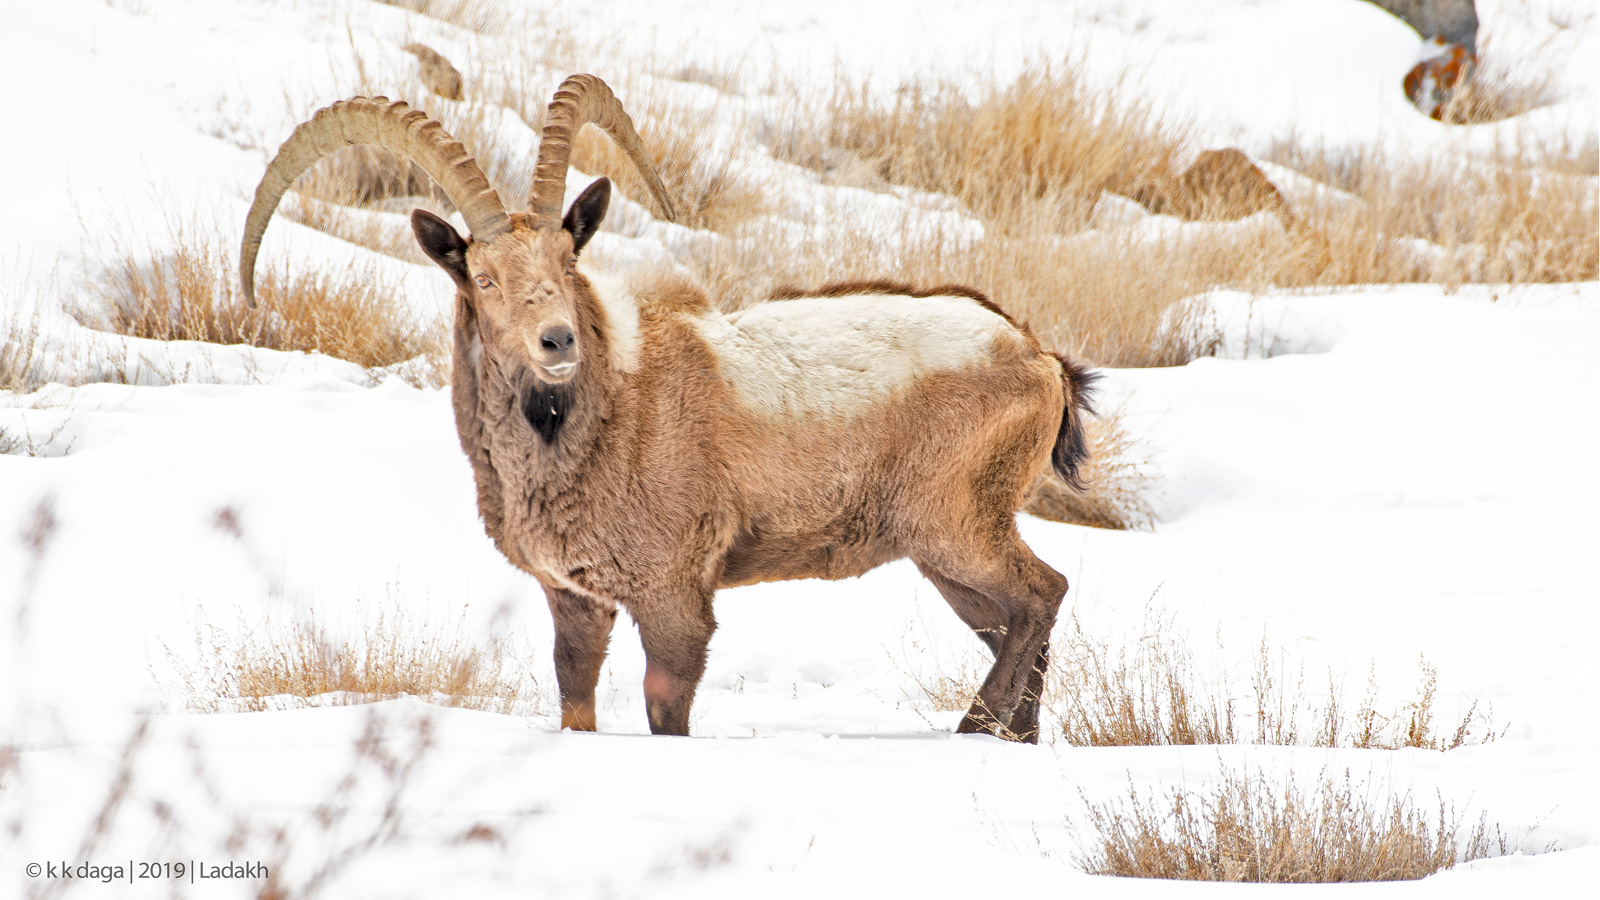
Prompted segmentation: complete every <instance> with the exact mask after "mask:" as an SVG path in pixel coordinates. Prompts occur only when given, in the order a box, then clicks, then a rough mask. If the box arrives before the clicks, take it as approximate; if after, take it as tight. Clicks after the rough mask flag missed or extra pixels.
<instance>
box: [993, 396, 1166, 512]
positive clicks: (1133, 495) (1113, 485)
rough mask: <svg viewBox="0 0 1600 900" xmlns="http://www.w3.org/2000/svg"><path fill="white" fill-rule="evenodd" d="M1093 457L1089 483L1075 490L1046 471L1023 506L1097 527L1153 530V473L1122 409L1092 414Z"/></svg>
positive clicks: (1084, 471)
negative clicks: (1151, 495) (1094, 415)
mask: <svg viewBox="0 0 1600 900" xmlns="http://www.w3.org/2000/svg"><path fill="white" fill-rule="evenodd" d="M1088 431H1089V452H1090V455H1089V462H1088V464H1087V465H1086V466H1084V467H1083V469H1082V476H1083V480H1084V482H1085V484H1086V485H1087V487H1086V489H1085V490H1083V491H1082V492H1079V491H1076V490H1073V489H1072V488H1070V487H1067V485H1066V484H1065V483H1064V482H1062V481H1061V480H1060V479H1059V478H1057V477H1055V474H1054V473H1048V472H1047V473H1045V474H1043V475H1041V476H1040V477H1039V481H1038V482H1037V483H1036V484H1035V485H1034V488H1033V494H1032V495H1031V496H1030V497H1029V498H1028V502H1027V505H1025V506H1024V507H1023V511H1025V512H1027V513H1029V514H1030V515H1035V516H1038V517H1039V518H1041V519H1050V520H1052V521H1055V522H1068V523H1071V524H1074V525H1090V526H1093V527H1095V528H1113V529H1118V530H1133V531H1149V530H1150V529H1152V528H1154V527H1155V509H1154V508H1153V507H1152V506H1151V505H1150V487H1151V483H1152V482H1153V481H1154V476H1153V475H1152V474H1151V473H1150V469H1149V466H1148V462H1147V460H1146V459H1144V458H1143V457H1144V456H1145V455H1146V451H1144V449H1143V448H1142V447H1141V445H1140V444H1139V442H1138V441H1137V439H1135V438H1134V436H1133V434H1132V432H1130V431H1129V430H1128V427H1127V424H1126V423H1125V422H1124V421H1123V417H1122V412H1121V411H1120V410H1112V411H1111V412H1108V413H1105V414H1103V415H1101V416H1099V417H1098V418H1091V419H1090V420H1089V423H1088Z"/></svg>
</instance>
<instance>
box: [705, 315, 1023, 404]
mask: <svg viewBox="0 0 1600 900" xmlns="http://www.w3.org/2000/svg"><path fill="white" fill-rule="evenodd" d="M695 325H696V328H697V329H698V330H699V332H700V335H701V336H702V337H703V338H705V340H706V342H707V343H709V344H710V345H711V347H712V349H713V350H714V351H715V353H716V354H717V357H718V360H719V364H720V365H721V367H722V374H723V378H724V379H725V380H726V381H728V382H729V384H730V385H731V386H732V387H733V389H734V391H735V393H736V394H737V396H738V397H739V400H740V401H741V402H742V403H743V404H744V405H745V406H746V407H748V408H749V409H750V410H751V411H753V412H756V413H759V414H761V415H763V416H766V417H770V418H795V417H803V416H808V415H823V416H849V415H853V414H855V413H858V412H863V411H865V410H866V408H867V407H869V406H870V405H872V404H874V403H877V402H879V401H881V400H884V399H886V398H888V397H890V396H893V395H894V394H897V393H899V392H901V391H903V390H905V389H906V388H908V387H910V386H911V385H912V384H914V383H915V382H916V381H917V380H918V379H919V378H921V377H923V376H925V375H927V374H929V373H932V372H939V371H947V370H951V369H962V368H967V367H971V366H975V365H981V364H983V363H985V362H987V361H989V360H990V359H992V358H993V356H994V351H995V347H996V344H997V342H1000V341H1007V340H1009V341H1015V342H1017V343H1018V344H1020V343H1021V342H1022V340H1023V338H1022V336H1021V334H1020V333H1019V332H1018V331H1017V330H1016V329H1015V328H1013V327H1012V326H1011V325H1010V324H1009V323H1008V322H1006V320H1005V319H1003V318H1001V317H1000V316H998V315H996V314H994V313H992V312H990V311H989V310H987V309H985V308H983V307H982V306H980V305H978V303H977V302H976V301H974V300H972V299H970V298H967V297H906V296H901V295H894V294H853V295H850V296H845V297H806V298H801V299H798V300H776V301H772V302H769V303H763V304H760V305H758V306H753V307H750V308H749V309H745V310H741V311H739V312H736V313H731V314H729V315H726V316H721V315H710V316H705V317H702V318H699V319H696V320H695Z"/></svg>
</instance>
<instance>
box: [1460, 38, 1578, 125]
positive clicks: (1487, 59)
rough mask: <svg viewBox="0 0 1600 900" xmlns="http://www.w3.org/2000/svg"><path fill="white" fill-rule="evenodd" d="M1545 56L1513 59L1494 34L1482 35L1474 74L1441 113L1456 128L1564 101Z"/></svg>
mask: <svg viewBox="0 0 1600 900" xmlns="http://www.w3.org/2000/svg"><path fill="white" fill-rule="evenodd" d="M1548 62H1549V60H1548V59H1546V58H1544V56H1543V55H1541V54H1534V55H1532V56H1528V57H1512V56H1510V55H1508V54H1502V53H1500V52H1499V49H1498V45H1497V44H1496V42H1495V39H1494V36H1493V35H1492V34H1485V35H1480V36H1479V39H1478V54H1477V62H1476V63H1474V64H1473V66H1472V74H1471V75H1470V76H1469V77H1468V78H1467V79H1466V81H1465V82H1464V83H1462V84H1459V85H1457V86H1456V87H1455V88H1454V89H1452V90H1451V91H1450V95H1449V96H1448V97H1446V98H1445V102H1444V105H1443V106H1442V107H1440V109H1439V119H1440V121H1442V122H1447V123H1450V124H1452V125H1478V124H1483V123H1486V122H1499V121H1503V120H1505V119H1510V118H1514V117H1516V116H1520V115H1523V114H1524V113H1529V112H1532V111H1533V110H1536V109H1538V108H1540V107H1541V106H1549V105H1550V104H1552V103H1555V102H1556V101H1557V100H1559V99H1560V95H1559V94H1558V92H1557V89H1556V69H1555V67H1554V66H1551V65H1549V64H1548Z"/></svg>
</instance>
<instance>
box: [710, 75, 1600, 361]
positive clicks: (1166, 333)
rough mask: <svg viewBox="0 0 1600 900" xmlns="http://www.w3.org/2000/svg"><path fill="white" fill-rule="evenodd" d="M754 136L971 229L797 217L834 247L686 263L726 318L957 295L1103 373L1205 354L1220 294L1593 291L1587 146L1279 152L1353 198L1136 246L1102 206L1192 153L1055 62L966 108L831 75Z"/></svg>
mask: <svg viewBox="0 0 1600 900" xmlns="http://www.w3.org/2000/svg"><path fill="white" fill-rule="evenodd" d="M802 107H803V104H802ZM770 132H771V133H770V134H769V136H768V139H769V142H770V144H771V146H772V149H773V152H774V154H775V155H776V156H779V157H780V158H784V159H788V160H790V161H793V162H796V163H799V164H801V165H805V166H808V167H810V168H813V169H815V170H817V171H818V172H819V173H822V175H823V179H824V181H832V182H834V183H845V184H854V185H856V186H861V187H869V188H878V189H886V188H887V186H888V185H889V184H891V183H892V184H898V185H904V186H908V187H911V188H916V189H919V190H924V191H930V192H936V193H940V194H946V195H950V196H953V197H954V198H955V199H956V200H957V201H959V203H960V204H961V206H962V207H963V208H964V209H965V210H966V211H967V212H969V213H970V214H971V215H972V216H974V217H976V218H977V219H978V221H979V222H981V223H982V226H983V229H982V234H981V236H980V237H974V236H972V235H971V234H969V233H968V232H966V231H963V230H962V229H961V228H960V227H959V226H957V225H953V224H949V225H942V226H941V225H937V224H935V225H932V226H929V225H927V224H926V223H922V224H920V225H913V224H912V223H910V222H909V221H908V222H907V223H906V227H904V228H901V229H899V230H898V231H897V230H896V229H894V228H893V227H892V224H891V226H890V227H888V228H885V227H884V223H881V222H880V223H876V225H875V226H874V227H868V225H866V224H860V225H857V224H853V223H851V222H850V216H849V215H848V214H838V215H835V216H834V218H833V219H832V220H829V221H824V222H816V223H806V224H807V225H809V226H812V227H813V228H814V229H815V230H823V231H826V232H828V233H830V234H832V235H833V236H834V238H833V239H832V240H830V241H828V242H826V243H824V242H813V243H801V242H797V241H796V240H795V239H794V237H793V235H792V234H790V233H787V232H785V231H784V230H783V229H781V228H778V227H773V228H772V229H770V233H767V232H762V233H758V234H755V235H751V236H749V237H748V239H747V240H746V241H744V242H743V243H744V244H746V246H742V247H737V248H731V249H730V248H717V249H714V250H710V251H705V252H702V253H701V254H700V258H698V259H693V260H690V261H689V265H690V266H691V268H693V269H695V270H696V271H697V274H699V275H700V277H701V279H702V280H703V281H704V282H706V283H707V285H708V286H709V287H711V288H712V289H713V293H714V295H716V296H730V297H734V298H736V299H734V300H733V301H732V305H740V304H742V303H745V302H750V299H759V298H760V296H761V293H762V291H763V290H765V289H768V288H770V286H772V285H773V284H774V283H789V284H796V285H800V286H807V285H812V284H819V283H822V282H824V281H830V280H836V279H838V278H841V277H890V278H900V279H903V280H907V281H911V282H913V283H918V284H937V283H939V282H942V281H957V282H962V283H965V284H970V285H972V286H974V287H977V288H979V289H980V290H983V291H985V292H986V293H988V294H990V296H992V297H993V298H994V299H995V300H996V301H997V302H998V303H1000V305H1001V306H1003V307H1004V308H1006V309H1007V310H1008V311H1009V312H1011V313H1012V314H1013V315H1015V316H1017V317H1019V318H1021V319H1023V320H1024V321H1026V322H1028V324H1029V325H1031V326H1032V327H1033V328H1034V330H1035V331H1036V332H1037V333H1038V334H1039V335H1040V337H1041V338H1042V339H1043V340H1044V341H1045V342H1046V343H1047V344H1048V345H1051V346H1052V347H1053V348H1055V349H1059V350H1063V351H1066V352H1069V353H1073V354H1075V355H1077V356H1080V357H1082V358H1084V359H1086V360H1088V361H1090V362H1092V363H1095V364H1098V365H1111V366H1160V365H1175V364H1182V363H1184V362H1187V361H1189V360H1192V359H1194V358H1196V357H1198V356H1205V355H1210V354H1213V353H1215V352H1216V350H1217V346H1218V345H1217V341H1216V335H1215V334H1214V333H1213V332H1212V331H1211V330H1209V328H1208V327H1207V323H1206V321H1205V316H1204V310H1203V309H1201V308H1199V307H1198V306H1196V305H1195V304H1192V303H1183V302H1180V301H1183V300H1184V299H1185V298H1190V297H1194V296H1197V295H1200V294H1203V293H1205V292H1206V291H1209V290H1211V289H1214V288H1232V289H1238V290H1244V291H1253V292H1262V291H1269V290H1284V289H1298V288H1312V287H1323V286H1336V285H1349V284H1390V283H1396V282H1443V283H1445V284H1460V283H1463V282H1495V283H1500V282H1510V283H1530V282H1564V281H1580V280H1592V279H1594V278H1596V277H1600V275H1597V271H1600V263H1597V246H1600V232H1597V225H1596V222H1597V202H1596V198H1597V188H1596V180H1595V178H1594V176H1595V174H1596V172H1595V170H1594V166H1593V165H1591V163H1592V162H1593V159H1594V157H1595V156H1596V153H1595V151H1594V149H1593V147H1592V146H1591V145H1585V146H1583V147H1577V148H1545V149H1540V150H1537V151H1535V149H1533V148H1519V149H1511V150H1506V151H1503V152H1501V153H1499V154H1498V155H1495V156H1491V157H1484V158H1460V159H1444V160H1435V161H1404V160H1398V159H1391V158H1388V157H1386V156H1384V155H1383V154H1382V153H1380V152H1378V151H1376V150H1357V151H1354V152H1346V151H1328V150H1318V149H1313V148H1308V147H1305V146H1302V145H1300V144H1299V143H1298V142H1296V141H1293V140H1291V141H1288V142H1285V143H1283V144H1281V145H1279V146H1278V147H1276V148H1274V149H1273V150H1272V151H1271V152H1270V153H1269V154H1268V156H1269V158H1271V159H1273V160H1274V161H1277V162H1280V163H1282V164H1284V165H1287V166H1289V167H1292V168H1295V169H1298V170H1300V171H1301V172H1304V173H1305V174H1307V175H1309V176H1310V177H1312V178H1314V179H1317V180H1320V181H1323V182H1325V183H1326V184H1328V185H1332V186H1335V187H1338V188H1341V189H1343V190H1344V191H1348V192H1349V194H1350V196H1348V197H1345V196H1341V195H1339V194H1338V193H1337V192H1333V193H1331V194H1330V195H1328V196H1326V197H1323V198H1321V199H1317V200H1311V199H1308V198H1305V197H1302V198H1300V199H1298V200H1293V199H1291V200H1290V205H1291V209H1290V216H1289V217H1288V218H1287V219H1286V222H1287V223H1288V224H1287V225H1286V226H1283V225H1280V224H1279V223H1278V222H1276V221H1272V220H1271V219H1270V218H1269V217H1263V216H1257V217H1253V218H1251V219H1249V220H1246V221H1244V222H1240V223H1235V224H1233V225H1230V226H1223V227H1211V226H1202V225H1191V226H1186V227H1184V228H1182V229H1176V230H1169V231H1168V232H1167V233H1166V234H1165V236H1152V233H1151V228H1152V226H1153V225H1154V224H1155V223H1156V222H1157V221H1158V220H1155V219H1143V218H1138V217H1135V218H1132V219H1127V218H1124V219H1121V220H1117V221H1112V222H1103V221H1099V220H1098V219H1097V218H1096V208H1097V206H1102V205H1104V204H1106V203H1107V202H1108V201H1107V197H1108V196H1114V195H1118V194H1120V195H1123V196H1141V195H1143V194H1145V193H1147V189H1148V188H1149V186H1150V185H1152V184H1161V183H1164V182H1166V181H1167V180H1170V179H1173V178H1174V177H1175V176H1176V175H1177V173H1178V172H1180V171H1181V163H1182V162H1183V161H1185V160H1187V159H1188V158H1189V157H1190V156H1192V155H1193V153H1194V152H1195V151H1196V150H1198V149H1199V148H1197V147H1193V146H1190V144H1191V142H1190V140H1189V139H1188V137H1187V134H1186V129H1185V128H1183V127H1182V126H1178V125H1173V124H1171V123H1168V122H1163V121H1161V120H1159V119H1157V118H1155V117H1153V116H1151V115H1149V114H1148V113H1147V112H1145V111H1143V110H1142V109H1141V108H1140V107H1139V106H1138V105H1137V104H1134V103H1130V102H1126V101H1125V100H1123V99H1120V98H1118V97H1117V96H1116V95H1115V94H1095V93H1094V92H1092V91H1091V90H1089V89H1088V88H1087V87H1086V86H1085V85H1084V84H1083V83H1082V82H1081V81H1080V80H1079V79H1078V78H1077V76H1076V75H1075V74H1074V73H1073V72H1072V71H1071V70H1070V69H1059V68H1056V69H1052V68H1045V69H1043V70H1036V71H1034V72H1031V73H1028V74H1025V75H1023V76H1022V77H1021V78H1019V79H1018V80H1017V81H1016V82H1014V83H1012V84H1010V85H1000V86H990V87H988V88H986V89H984V90H982V91H979V92H978V93H977V95H976V96H972V95H969V94H968V93H965V92H963V91H962V90H961V89H959V88H957V87H955V86H953V85H937V86H934V87H932V88H926V89H923V88H918V87H916V86H913V85H907V86H903V87H902V88H901V89H900V90H898V91H897V92H896V93H895V94H894V99H893V100H892V101H890V102H887V103H885V102H879V101H876V100H874V99H873V98H872V97H871V96H870V95H869V93H868V92H867V90H866V89H865V88H863V87H861V86H858V85H852V84H847V83H844V82H843V81H841V82H840V83H839V84H838V85H837V86H836V88H835V90H834V92H833V94H832V96H831V97H830V98H829V99H828V101H827V102H825V103H822V104H818V105H815V106H814V107H813V108H802V110H801V112H799V113H798V114H797V115H796V117H795V119H794V121H793V122H792V123H791V124H789V125H787V126H785V127H783V128H773V129H770ZM1110 202H1112V203H1115V202H1116V201H1115V200H1114V199H1113V200H1112V201H1110ZM819 218H820V217H819ZM817 225H825V226H826V228H822V229H817V228H816V226H817ZM1091 226H1093V227H1091ZM886 235H888V236H889V237H888V239H887V240H886V239H885V237H886ZM867 248H871V249H870V250H868V249H867ZM724 291H725V293H724Z"/></svg>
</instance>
